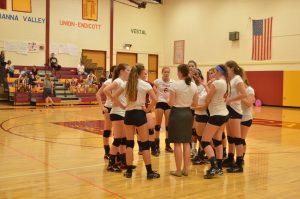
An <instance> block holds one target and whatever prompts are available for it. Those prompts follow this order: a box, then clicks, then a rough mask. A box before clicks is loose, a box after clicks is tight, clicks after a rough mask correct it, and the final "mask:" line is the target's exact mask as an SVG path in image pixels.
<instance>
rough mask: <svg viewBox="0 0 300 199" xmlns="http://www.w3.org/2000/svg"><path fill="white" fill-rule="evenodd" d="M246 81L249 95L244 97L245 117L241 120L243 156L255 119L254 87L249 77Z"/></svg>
mask: <svg viewBox="0 0 300 199" xmlns="http://www.w3.org/2000/svg"><path fill="white" fill-rule="evenodd" d="M244 82H245V88H246V93H247V97H246V98H244V99H242V110H243V117H242V122H241V137H242V141H243V146H244V147H243V148H244V151H243V156H245V153H246V137H247V134H248V131H249V129H250V127H251V125H252V119H253V115H252V111H253V110H252V108H253V103H254V102H255V92H254V89H253V88H252V87H251V86H250V85H249V82H248V80H247V79H245V80H244Z"/></svg>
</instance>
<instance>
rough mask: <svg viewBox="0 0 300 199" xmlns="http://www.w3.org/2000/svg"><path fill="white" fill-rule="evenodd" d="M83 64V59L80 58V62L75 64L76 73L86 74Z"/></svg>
mask: <svg viewBox="0 0 300 199" xmlns="http://www.w3.org/2000/svg"><path fill="white" fill-rule="evenodd" d="M84 68H85V66H84V64H83V61H82V60H80V64H79V65H78V66H77V73H78V75H87V73H86V72H85V71H84Z"/></svg>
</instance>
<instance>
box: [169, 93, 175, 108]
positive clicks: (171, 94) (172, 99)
mask: <svg viewBox="0 0 300 199" xmlns="http://www.w3.org/2000/svg"><path fill="white" fill-rule="evenodd" d="M175 97H176V94H175V92H174V91H173V90H170V95H169V101H168V104H169V106H170V107H172V106H174V104H175Z"/></svg>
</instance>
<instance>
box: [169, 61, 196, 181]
mask: <svg viewBox="0 0 300 199" xmlns="http://www.w3.org/2000/svg"><path fill="white" fill-rule="evenodd" d="M177 71H178V72H177V76H178V78H179V81H176V82H174V83H172V84H171V87H170V98H169V105H170V106H171V107H172V109H171V112H170V118H169V124H168V126H169V140H170V142H171V143H174V153H175V162H176V171H171V172H170V174H171V175H174V176H177V177H181V176H182V175H184V176H187V175H188V168H189V163H190V149H191V148H190V142H191V139H192V125H193V119H194V118H193V115H192V111H191V106H192V105H193V106H195V105H197V103H198V94H197V86H196V84H195V83H193V82H192V79H191V78H190V76H189V68H188V66H187V65H185V64H181V65H179V66H178V68H177ZM182 147H183V151H182ZM182 157H183V158H182ZM182 160H183V162H184V163H183V170H182Z"/></svg>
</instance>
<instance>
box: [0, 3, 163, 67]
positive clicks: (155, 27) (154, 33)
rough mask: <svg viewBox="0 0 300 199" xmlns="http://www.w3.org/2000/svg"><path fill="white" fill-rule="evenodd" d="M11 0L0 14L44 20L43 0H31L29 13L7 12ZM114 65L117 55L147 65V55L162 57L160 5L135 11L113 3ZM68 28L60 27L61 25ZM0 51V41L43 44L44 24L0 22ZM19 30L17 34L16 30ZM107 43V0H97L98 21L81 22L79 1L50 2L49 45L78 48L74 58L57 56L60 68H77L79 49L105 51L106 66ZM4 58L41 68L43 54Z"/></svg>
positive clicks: (107, 59)
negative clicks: (124, 54)
mask: <svg viewBox="0 0 300 199" xmlns="http://www.w3.org/2000/svg"><path fill="white" fill-rule="evenodd" d="M11 1H12V0H8V1H7V5H8V8H7V10H0V12H1V13H11V14H18V15H20V16H23V15H26V16H27V15H28V16H34V17H40V18H45V12H46V11H45V7H46V5H45V0H32V13H21V12H14V11H11V10H12V9H11V4H12V3H11ZM114 9H115V10H114V12H115V16H114V27H115V29H114V62H116V53H117V52H134V53H138V61H139V62H142V63H144V64H145V65H147V64H148V54H149V53H152V54H159V61H160V63H161V64H162V63H163V62H162V58H163V53H162V52H163V37H162V35H163V27H162V19H163V13H162V10H163V8H162V6H159V5H148V6H147V8H146V9H136V8H132V7H128V6H125V5H123V4H120V3H117V2H115V8H114ZM66 22H67V23H68V24H69V25H62V24H63V23H66ZM72 23H75V24H78V23H87V24H97V25H100V29H88V28H80V27H78V25H75V26H73V25H71V24H72ZM0 25H1V27H5V28H1V31H0V49H2V48H3V41H5V40H16V41H27V40H28V41H37V42H39V43H42V44H44V43H45V24H34V23H32V24H29V23H24V22H22V21H19V22H14V21H10V20H2V19H0ZM134 29H136V30H143V31H145V33H146V34H135V33H134ZM20 30H21V31H20ZM109 42H110V0H99V9H98V21H91V20H83V19H82V0H63V1H62V0H51V8H50V43H51V44H73V45H75V46H77V47H78V48H79V53H78V54H77V55H72V56H71V55H69V54H58V55H57V57H58V59H59V63H60V64H61V65H62V66H77V65H78V63H79V60H80V52H81V49H90V50H101V51H106V52H107V57H106V64H107V66H108V65H109ZM125 43H127V44H132V48H131V49H130V50H129V51H126V50H124V48H123V46H124V44H125ZM6 57H7V59H12V60H13V63H14V64H16V65H19V64H20V65H33V64H36V65H43V64H44V63H45V60H44V59H45V51H44V50H43V51H40V52H39V53H31V54H28V55H21V54H18V53H11V52H7V55H6Z"/></svg>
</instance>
